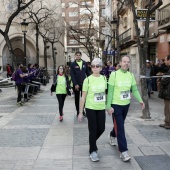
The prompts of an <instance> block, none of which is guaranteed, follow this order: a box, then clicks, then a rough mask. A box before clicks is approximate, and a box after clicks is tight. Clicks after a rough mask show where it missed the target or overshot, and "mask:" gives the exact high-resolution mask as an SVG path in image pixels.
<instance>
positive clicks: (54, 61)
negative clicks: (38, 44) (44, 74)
mask: <svg viewBox="0 0 170 170" xmlns="http://www.w3.org/2000/svg"><path fill="white" fill-rule="evenodd" d="M51 48H52V57H53V76H55V74H56V57H55V55H54V43H51Z"/></svg>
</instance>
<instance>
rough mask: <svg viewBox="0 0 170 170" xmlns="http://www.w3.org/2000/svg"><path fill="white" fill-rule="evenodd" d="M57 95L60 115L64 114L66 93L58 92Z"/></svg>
mask: <svg viewBox="0 0 170 170" xmlns="http://www.w3.org/2000/svg"><path fill="white" fill-rule="evenodd" d="M56 96H57V99H58V105H59V113H60V116H62V115H63V107H64V101H65V98H66V94H56Z"/></svg>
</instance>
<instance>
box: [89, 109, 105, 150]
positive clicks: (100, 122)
mask: <svg viewBox="0 0 170 170" xmlns="http://www.w3.org/2000/svg"><path fill="white" fill-rule="evenodd" d="M86 115H87V119H88V129H89V144H90V149H89V153H92V152H94V151H97V150H98V149H97V145H96V141H97V139H98V138H99V137H100V136H101V134H102V133H103V132H104V131H105V121H106V114H105V110H91V109H86Z"/></svg>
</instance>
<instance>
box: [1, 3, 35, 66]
mask: <svg viewBox="0 0 170 170" xmlns="http://www.w3.org/2000/svg"><path fill="white" fill-rule="evenodd" d="M34 1H35V0H28V1H27V3H26V2H25V0H15V1H14V4H13V6H11V13H10V15H9V18H8V20H7V23H6V25H5V29H4V31H3V30H2V29H0V33H1V34H2V36H3V37H4V39H5V42H6V44H7V47H8V49H9V53H10V56H11V58H12V66H13V67H16V58H15V56H14V51H13V48H12V44H11V41H10V39H9V36H8V33H9V30H10V26H11V24H12V21H13V20H14V18H15V17H16V16H17V15H18V14H19V13H20V12H21V11H23V10H24V9H26V8H27V7H28V6H29V5H30V4H31V3H32V2H34ZM6 3H9V4H6ZM10 3H11V2H10V1H9V2H7V1H6V0H4V4H6V5H9V6H10V5H11V4H10Z"/></svg>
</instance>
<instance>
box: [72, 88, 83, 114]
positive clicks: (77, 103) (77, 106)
mask: <svg viewBox="0 0 170 170" xmlns="http://www.w3.org/2000/svg"><path fill="white" fill-rule="evenodd" d="M73 91H74V97H75V106H76V110H77V114H78V113H79V105H80V93H81V96H82V85H79V90H78V91H77V90H76V89H75V85H74V87H73Z"/></svg>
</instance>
